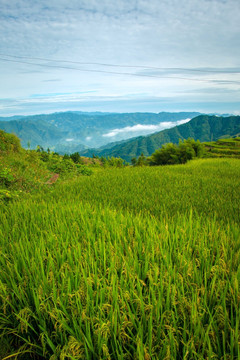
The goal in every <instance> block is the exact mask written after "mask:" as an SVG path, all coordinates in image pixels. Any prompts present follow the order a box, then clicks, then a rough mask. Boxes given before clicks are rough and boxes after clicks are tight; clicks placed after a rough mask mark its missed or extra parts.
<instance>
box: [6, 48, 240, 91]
mask: <svg viewBox="0 0 240 360" xmlns="http://www.w3.org/2000/svg"><path fill="white" fill-rule="evenodd" d="M0 55H1V54H0ZM5 56H8V55H5ZM12 57H13V56H12ZM14 58H27V57H17V56H14ZM30 59H31V60H34V58H30ZM35 59H37V58H35ZM39 60H40V59H39ZM41 60H43V61H52V60H47V59H41ZM0 61H5V62H14V63H20V64H27V65H32V66H40V67H47V68H55V69H67V70H76V71H81V72H92V73H104V74H112V75H128V76H137V77H145V78H157V79H173V80H174V79H176V80H187V81H194V82H196V81H197V82H204V83H215V84H217V83H218V84H240V81H237V80H220V79H218V80H214V79H196V78H186V77H180V76H159V75H153V74H152V75H151V74H139V73H130V72H117V71H109V70H96V69H82V68H79V67H72V66H71V67H70V66H63V65H50V64H40V63H33V62H29V61H23V60H13V59H5V58H0ZM55 61H56V62H64V61H60V60H55ZM66 62H67V61H66ZM72 63H77V62H72ZM79 64H80V63H79ZM83 64H85V65H87V64H88V65H90V63H82V65H83ZM92 64H93V63H92ZM96 64H97V63H95V65H96ZM102 65H103V64H102ZM116 66H118V65H116ZM119 66H122V65H119ZM123 67H124V66H123ZM126 67H127V66H126ZM132 67H133V66H132ZM143 68H144V67H143ZM144 69H146V68H144ZM154 69H155V70H156V69H157V68H154ZM159 69H160V68H159ZM162 69H163V68H162Z"/></svg>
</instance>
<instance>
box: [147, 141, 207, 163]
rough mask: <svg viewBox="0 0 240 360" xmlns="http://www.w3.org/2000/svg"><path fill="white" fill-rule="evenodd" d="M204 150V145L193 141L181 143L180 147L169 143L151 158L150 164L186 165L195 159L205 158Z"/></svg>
mask: <svg viewBox="0 0 240 360" xmlns="http://www.w3.org/2000/svg"><path fill="white" fill-rule="evenodd" d="M204 150H205V149H204V145H203V144H201V143H200V141H195V140H193V139H188V140H184V141H180V142H179V145H175V144H172V143H169V144H166V145H163V146H162V147H161V148H160V149H158V150H156V151H155V152H154V153H153V154H152V156H150V157H149V163H150V165H173V164H185V163H186V162H187V161H189V160H192V159H194V158H201V157H203V155H204Z"/></svg>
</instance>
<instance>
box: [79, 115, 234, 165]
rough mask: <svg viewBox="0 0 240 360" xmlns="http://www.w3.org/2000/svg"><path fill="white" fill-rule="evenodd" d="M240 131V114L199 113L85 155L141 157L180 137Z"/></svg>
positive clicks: (201, 137) (224, 135)
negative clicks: (181, 123) (156, 131)
mask: <svg viewBox="0 0 240 360" xmlns="http://www.w3.org/2000/svg"><path fill="white" fill-rule="evenodd" d="M239 134H240V116H229V117H220V116H209V115H200V116H197V117H195V118H193V119H192V120H191V121H189V122H188V123H186V124H183V125H179V126H176V127H174V128H171V129H166V130H163V131H160V132H158V133H154V134H152V135H149V136H140V137H137V138H135V139H132V140H129V141H124V142H121V143H118V144H115V145H114V146H113V147H111V148H104V149H88V150H85V151H83V152H82V155H85V156H92V154H95V155H98V156H105V157H106V156H115V157H121V158H123V159H125V160H127V161H131V158H133V157H138V156H139V155H141V153H143V154H144V155H145V156H149V155H151V154H152V153H153V152H154V151H155V150H156V149H158V148H160V147H161V146H162V145H163V144H166V143H169V142H172V143H174V144H177V143H178V142H179V140H183V139H187V138H193V139H194V140H200V141H215V140H217V139H220V138H227V137H232V136H237V135H239Z"/></svg>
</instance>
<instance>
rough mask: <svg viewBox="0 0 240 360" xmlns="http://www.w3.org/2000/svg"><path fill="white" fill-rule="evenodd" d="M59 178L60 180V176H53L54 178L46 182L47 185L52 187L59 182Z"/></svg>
mask: <svg viewBox="0 0 240 360" xmlns="http://www.w3.org/2000/svg"><path fill="white" fill-rule="evenodd" d="M58 178H59V174H53V175H52V177H51V178H50V179H49V180H48V181H46V182H45V184H46V185H52V184H54V183H55V182H56V181H57V179H58Z"/></svg>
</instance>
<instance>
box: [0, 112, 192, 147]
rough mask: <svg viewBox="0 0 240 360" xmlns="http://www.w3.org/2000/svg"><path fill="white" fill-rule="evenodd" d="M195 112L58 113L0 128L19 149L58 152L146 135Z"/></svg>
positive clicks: (7, 121)
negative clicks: (18, 141) (14, 139)
mask: <svg viewBox="0 0 240 360" xmlns="http://www.w3.org/2000/svg"><path fill="white" fill-rule="evenodd" d="M197 115H199V113H197V112H179V113H167V112H161V113H158V114H156V113H122V114H119V113H101V112H94V113H93V112H90V113H85V112H70V111H69V112H62V113H54V114H42V115H32V116H24V117H20V116H13V117H10V118H0V129H2V130H5V131H6V132H12V133H15V134H16V135H17V136H18V137H19V138H20V139H21V143H22V146H23V147H25V148H26V147H28V144H29V143H30V147H31V148H32V149H34V148H36V146H37V145H41V146H42V147H44V148H48V147H50V149H51V150H55V151H58V152H60V153H71V152H75V151H81V150H82V149H84V148H92V147H100V146H104V145H106V144H108V143H112V142H116V141H120V140H126V139H129V138H132V137H136V136H139V135H147V134H150V133H154V132H156V131H160V130H162V129H166V128H170V127H173V126H176V125H179V124H181V123H184V122H187V121H189V120H190V119H191V118H193V117H195V116H197Z"/></svg>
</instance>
